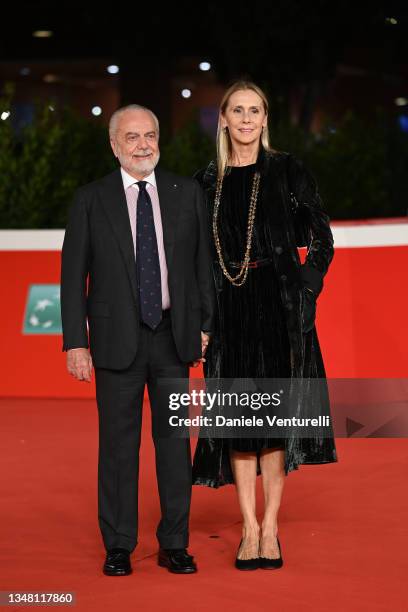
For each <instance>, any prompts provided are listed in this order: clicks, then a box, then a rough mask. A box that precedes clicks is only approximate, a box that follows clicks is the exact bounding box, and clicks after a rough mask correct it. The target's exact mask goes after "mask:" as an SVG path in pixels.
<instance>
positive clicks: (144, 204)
mask: <svg viewBox="0 0 408 612" xmlns="http://www.w3.org/2000/svg"><path fill="white" fill-rule="evenodd" d="M146 184H147V183H146V181H139V182H138V183H137V185H138V187H139V196H138V198H137V218H136V249H137V252H136V265H137V271H138V281H139V298H140V318H141V320H142V321H143V322H144V323H146V325H148V326H149V327H151V328H152V329H155V328H156V327H157V326H158V324H159V323H160V321H161V318H162V293H161V278H160V262H159V252H158V248H157V239H156V230H155V227H154V219H153V208H152V201H151V199H150V196H149V194H148V192H147V189H146Z"/></svg>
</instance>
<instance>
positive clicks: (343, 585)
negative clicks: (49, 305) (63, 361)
mask: <svg viewBox="0 0 408 612" xmlns="http://www.w3.org/2000/svg"><path fill="white" fill-rule="evenodd" d="M44 375H45V376H46V372H44ZM1 412H2V429H3V436H2V449H3V452H2V482H1V491H2V504H1V509H0V513H1V516H0V524H1V529H2V534H1V542H2V546H1V553H0V566H1V567H0V590H2V591H9V590H13V591H23V590H31V591H46V592H52V591H74V592H75V594H76V601H77V603H76V606H75V607H74V609H75V610H78V611H86V612H93V611H98V612H100V611H104V610H121V611H127V610H129V611H130V610H132V611H134V610H137V609H140V607H141V606H143V608H146V609H147V610H155V609H168V610H170V611H171V612H172V611H184V610H186V611H187V610H193V611H195V610H211V611H212V612H214V611H215V610H221V609H222V610H231V611H235V610H238V611H241V610H245V611H252V610H275V611H277V612H281V611H285V612H286V611H292V610H299V609H300V610H302V611H308V610H313V611H315V612H316V611H319V612H320V611H322V612H323V611H325V612H326V611H327V610H331V611H337V610H339V611H343V610H345V609H346V608H347V609H349V610H358V611H360V610H364V611H365V610H367V611H370V612H372V611H377V610H381V611H384V612H385V611H387V612H389V611H391V610H392V611H393V612H398V611H400V610H401V611H402V610H404V611H405V610H406V609H407V594H406V577H407V565H408V564H407V553H406V551H407V539H408V538H407V535H408V529H407V517H408V513H407V510H408V495H407V487H406V475H407V468H408V442H407V440H402V439H391V440H387V439H361V440H338V441H337V448H338V454H339V463H337V464H329V465H321V466H303V467H301V468H300V469H299V471H297V472H292V473H291V474H290V475H289V476H288V478H287V482H286V488H285V492H284V500H283V505H282V508H281V511H280V531H279V534H280V541H281V545H282V553H283V557H284V562H285V563H284V567H283V568H282V569H281V570H278V571H273V572H267V571H262V570H258V571H256V572H248V573H245V572H238V571H237V570H235V569H234V567H233V559H234V555H235V552H236V548H237V546H238V542H239V539H240V517H239V511H238V506H237V502H236V498H235V490H234V488H233V487H231V486H228V487H224V488H222V489H219V490H218V491H214V490H209V489H206V488H203V487H194V492H193V505H192V516H191V540H190V551H191V552H193V553H194V555H195V557H196V559H197V562H198V565H199V572H198V573H197V574H195V575H193V576H175V575H172V574H169V573H168V572H167V571H166V570H164V569H162V568H159V567H158V566H157V565H156V559H155V552H156V548H157V544H156V540H155V536H154V533H155V529H156V523H157V520H158V513H159V509H158V495H157V487H156V482H155V474H154V464H153V447H152V442H151V440H150V418H149V408H148V406H147V405H146V406H145V411H144V421H145V422H144V436H143V444H142V457H141V482H140V487H141V501H140V536H139V540H140V544H139V546H138V548H137V549H136V551H135V553H134V555H133V567H134V573H133V574H132V575H131V576H127V577H123V578H111V577H106V576H104V575H103V574H102V572H101V566H102V563H103V560H104V550H103V546H102V540H101V538H100V534H99V529H98V524H97V497H96V476H97V412H96V405H95V403H94V402H93V401H90V400H50V399H45V400H40V399H35V400H27V399H24V400H17V399H10V400H6V399H3V400H1ZM258 484H259V485H260V482H258ZM214 536H216V537H214ZM25 608H26V607H25V606H24V608H23V609H25ZM8 609H16V610H17V609H21V607H17V606H16V607H9V608H8ZM31 609H32V608H31ZM63 609H64V608H63Z"/></svg>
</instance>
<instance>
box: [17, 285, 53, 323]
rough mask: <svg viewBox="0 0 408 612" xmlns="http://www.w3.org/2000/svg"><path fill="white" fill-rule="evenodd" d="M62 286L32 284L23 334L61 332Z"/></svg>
mask: <svg viewBox="0 0 408 612" xmlns="http://www.w3.org/2000/svg"><path fill="white" fill-rule="evenodd" d="M61 333H62V327H61V312H60V286H59V285H31V286H30V288H29V291H28V298H27V304H26V310H25V316H24V327H23V334H61Z"/></svg>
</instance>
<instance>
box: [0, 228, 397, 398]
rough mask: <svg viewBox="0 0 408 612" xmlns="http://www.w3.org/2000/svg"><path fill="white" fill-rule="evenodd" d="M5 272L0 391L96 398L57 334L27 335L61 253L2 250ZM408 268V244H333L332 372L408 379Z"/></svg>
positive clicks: (320, 315)
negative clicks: (77, 376)
mask: <svg viewBox="0 0 408 612" xmlns="http://www.w3.org/2000/svg"><path fill="white" fill-rule="evenodd" d="M406 227H408V225H407V226H406ZM0 269H1V278H2V289H3V290H2V299H1V301H0V326H1V346H2V350H1V353H0V372H1V382H0V395H2V396H25V397H30V396H31V397H35V396H37V397H46V396H47V397H93V396H94V393H95V390H94V384H93V383H91V384H87V383H84V382H82V383H80V382H77V381H75V380H73V379H72V378H71V377H70V376H69V375H68V374H67V372H66V369H65V357H66V356H65V353H63V352H62V348H61V347H62V339H61V336H60V335H54V336H51V335H49V336H41V335H23V334H22V328H23V317H24V310H25V305H26V299H27V294H28V288H29V285H31V284H47V283H50V284H52V283H57V284H58V282H59V270H60V253H59V252H58V251H0ZM407 270H408V246H406V245H401V246H381V247H375V246H374V247H363V248H361V247H356V248H345V247H343V248H338V249H336V253H335V257H334V259H333V262H332V265H331V267H330V271H329V274H328V275H327V277H326V280H325V289H324V291H323V293H322V294H321V296H320V298H319V300H318V310H317V330H318V334H319V340H320V344H321V348H322V352H323V358H324V360H325V365H326V371H327V375H328V376H330V377H351V378H354V377H366V378H374V377H380V378H387V377H391V378H394V377H395V378H399V377H406V376H407V372H408V325H407V312H408V307H407V306H408V283H407V281H406V279H407ZM193 374H194V375H197V374H199V373H198V372H197V371H194V372H193Z"/></svg>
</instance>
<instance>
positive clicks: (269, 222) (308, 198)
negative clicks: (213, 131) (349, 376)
mask: <svg viewBox="0 0 408 612" xmlns="http://www.w3.org/2000/svg"><path fill="white" fill-rule="evenodd" d="M256 170H259V171H260V172H261V182H260V190H259V197H258V203H257V209H256V216H255V223H254V231H253V239H252V249H251V257H250V260H251V261H256V260H261V259H266V258H269V259H270V260H271V262H270V264H268V265H264V266H261V267H258V268H250V269H249V270H248V277H247V279H246V282H245V283H244V284H243V285H242V286H241V287H236V286H234V285H232V283H231V282H230V281H229V280H228V279H227V278H226V277H225V276H224V274H223V273H222V270H221V268H220V266H219V264H218V258H217V254H216V251H215V246H214V244H213V255H214V264H213V270H214V280H215V285H216V295H217V316H216V318H215V323H214V329H213V334H212V337H211V342H210V344H209V347H208V351H207V354H206V363H205V364H204V374H205V377H206V379H226V378H269V379H272V378H285V379H292V380H293V379H302V380H306V381H310V380H311V379H316V378H318V379H323V382H325V369H324V365H323V360H322V356H321V352H320V346H319V342H318V338H317V334H316V329H315V327H313V329H312V330H311V331H309V332H308V333H306V334H305V333H303V332H302V309H303V304H304V300H303V297H302V295H303V291H304V287H306V286H309V287H311V288H313V291H314V292H315V295H316V296H317V295H318V294H319V292H320V291H321V288H322V285H323V280H322V279H323V276H324V274H325V273H326V271H327V267H328V265H329V263H330V261H331V258H332V257H333V246H332V245H333V237H332V234H331V231H330V227H329V219H328V217H327V215H326V214H325V212H324V209H323V207H322V204H321V200H320V198H319V195H318V191H317V188H316V184H315V182H314V180H313V177H311V175H310V174H309V173H308V172H307V171H306V170H305V169H304V167H303V165H302V164H301V163H300V162H298V161H297V160H295V158H293V157H292V156H290V154H287V153H282V154H279V153H278V154H266V153H263V152H261V153H260V156H259V158H258V160H257V163H256V164H252V165H249V166H244V167H232V168H229V169H228V171H227V173H226V175H225V177H224V180H223V186H222V195H221V201H220V206H219V212H218V223H217V228H218V235H219V238H220V243H221V249H222V254H223V259H224V262H225V263H226V266H227V269H228V271H229V273H230V274H231V276H235V275H236V274H237V272H238V269H237V268H232V267H230V266H228V263H227V262H242V260H243V258H244V253H245V248H246V238H247V223H248V209H249V203H250V197H251V191H252V181H253V176H254V173H255V171H256ZM289 175H290V176H291V179H290V180H291V184H289V182H288V178H287V177H288V176H289ZM196 178H197V180H198V181H199V182H200V184H201V186H202V187H203V189H204V193H205V196H206V205H207V208H208V215H209V222H210V225H211V222H212V218H213V210H214V197H215V187H216V178H217V168H216V164H215V163H214V162H211V164H210V165H209V166H208V168H207V169H206V170H205V171H200V172H199V173H197V175H196ZM292 190H293V191H294V192H295V194H296V195H297V198H298V201H299V204H300V205H299V210H298V211H296V213H294V212H293V211H292V210H291V206H290V201H291V197H290V192H291V191H292ZM298 246H307V248H308V254H307V258H306V262H305V264H304V265H301V263H300V259H299V254H298V251H297V247H298ZM282 296H283V297H284V300H282ZM285 300H286V301H285ZM284 301H285V303H283V302H284ZM295 404H296V406H297V408H296V410H297V412H296V414H297V416H305V417H308V416H311V415H313V416H315V415H316V414H317V413H319V412H321V414H328V413H329V398H328V392H327V385H326V386H325V385H324V384H323V385H321V386H320V387H318V388H317V391H316V390H314V391H310V390H308V393H307V397H300V396H299V399H298V400H296V402H295ZM266 448H279V449H284V450H285V473H286V474H287V473H288V472H290V471H291V470H294V469H298V466H299V464H301V463H309V464H313V463H315V464H317V463H329V462H335V461H337V455H336V449H335V444H334V437H333V432H332V431H331V435H330V434H329V435H326V434H325V435H324V436H323V437H322V436H321V435H320V433H319V432H316V435H315V437H313V438H303V439H297V438H291V439H288V438H285V439H278V438H272V437H271V438H265V437H264V438H248V437H241V438H229V439H227V438H219V437H211V435H208V431H207V432H204V433H203V435H200V437H199V439H198V442H197V447H196V452H195V455H194V461H193V483H194V484H202V485H206V486H210V487H215V488H216V487H219V486H222V485H225V484H230V483H233V482H234V478H233V474H232V469H231V462H230V450H231V449H234V450H237V451H243V452H246V451H248V452H256V453H257V456H258V468H257V470H258V474H259V473H260V466H259V456H260V451H261V450H262V449H266Z"/></svg>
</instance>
